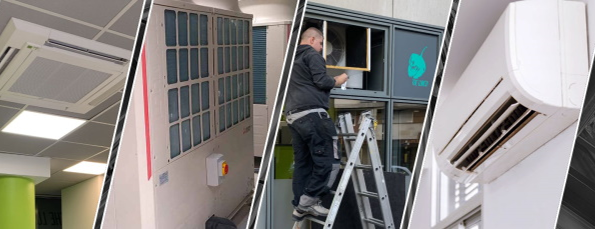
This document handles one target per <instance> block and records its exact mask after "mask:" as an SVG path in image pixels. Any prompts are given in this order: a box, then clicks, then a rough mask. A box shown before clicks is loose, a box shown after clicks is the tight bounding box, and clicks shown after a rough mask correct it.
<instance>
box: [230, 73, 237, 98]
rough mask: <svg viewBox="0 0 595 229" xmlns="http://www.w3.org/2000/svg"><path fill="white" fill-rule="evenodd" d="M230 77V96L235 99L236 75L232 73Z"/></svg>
mask: <svg viewBox="0 0 595 229" xmlns="http://www.w3.org/2000/svg"><path fill="white" fill-rule="evenodd" d="M231 79H232V80H231V96H232V99H236V98H238V76H237V75H233V76H232V78H231Z"/></svg>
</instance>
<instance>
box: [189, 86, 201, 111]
mask: <svg viewBox="0 0 595 229" xmlns="http://www.w3.org/2000/svg"><path fill="white" fill-rule="evenodd" d="M190 91H191V95H192V96H191V97H192V99H191V101H192V114H196V113H198V112H200V89H199V87H198V84H197V83H195V84H192V88H190Z"/></svg>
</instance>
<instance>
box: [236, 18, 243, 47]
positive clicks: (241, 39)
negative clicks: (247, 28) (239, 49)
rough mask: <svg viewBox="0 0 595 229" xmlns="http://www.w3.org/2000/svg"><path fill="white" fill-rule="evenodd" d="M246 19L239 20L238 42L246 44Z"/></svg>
mask: <svg viewBox="0 0 595 229" xmlns="http://www.w3.org/2000/svg"><path fill="white" fill-rule="evenodd" d="M243 22H244V21H242V20H239V21H238V23H237V25H238V44H244V23H243Z"/></svg>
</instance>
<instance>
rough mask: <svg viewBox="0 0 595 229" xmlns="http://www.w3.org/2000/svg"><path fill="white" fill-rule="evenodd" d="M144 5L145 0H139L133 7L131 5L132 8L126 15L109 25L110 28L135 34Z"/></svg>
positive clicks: (131, 34)
mask: <svg viewBox="0 0 595 229" xmlns="http://www.w3.org/2000/svg"><path fill="white" fill-rule="evenodd" d="M142 7H143V1H140V0H139V1H137V2H136V3H134V5H133V6H132V7H130V9H128V11H126V13H124V15H122V16H121V17H120V19H118V20H117V21H116V23H114V24H113V25H112V26H111V27H109V29H110V30H113V31H116V32H120V33H123V34H127V35H130V36H135V35H136V28H137V27H138V20H139V18H140V13H141V9H142Z"/></svg>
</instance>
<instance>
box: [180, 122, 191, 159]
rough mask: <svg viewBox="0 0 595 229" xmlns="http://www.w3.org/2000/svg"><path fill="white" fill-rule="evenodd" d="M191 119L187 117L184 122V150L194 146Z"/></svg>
mask: <svg viewBox="0 0 595 229" xmlns="http://www.w3.org/2000/svg"><path fill="white" fill-rule="evenodd" d="M190 131H191V128H190V119H186V120H184V121H183V122H182V150H183V151H184V152H186V151H188V150H189V149H190V148H192V142H191V139H192V134H190Z"/></svg>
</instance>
